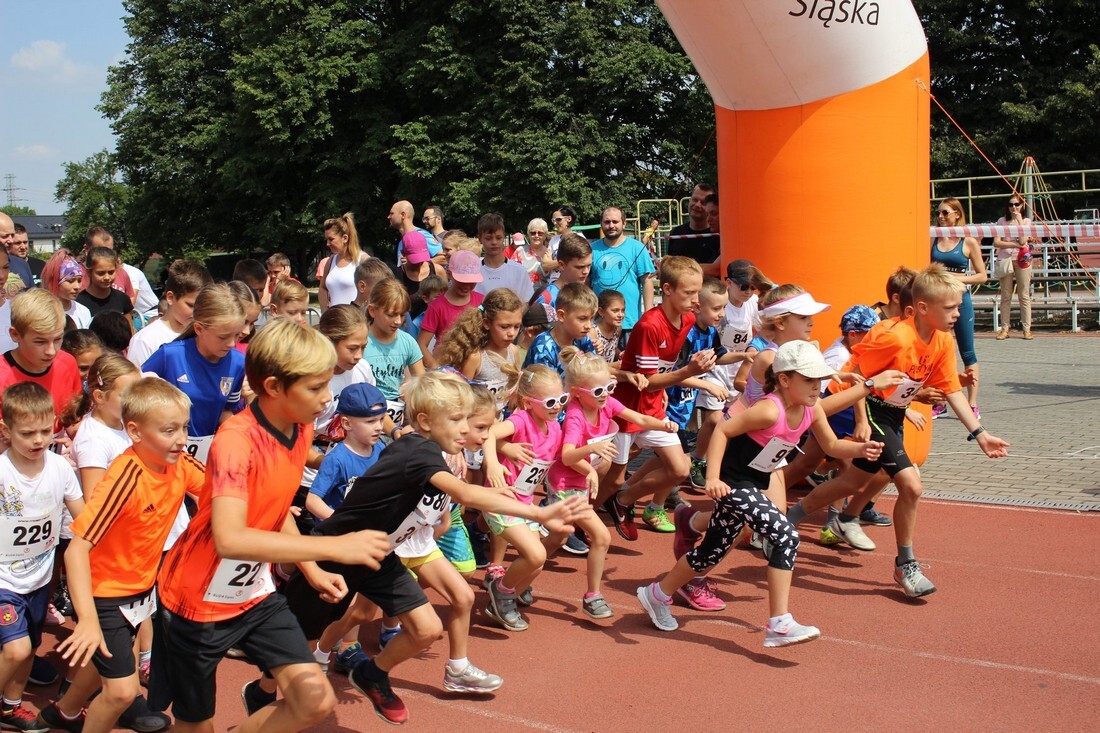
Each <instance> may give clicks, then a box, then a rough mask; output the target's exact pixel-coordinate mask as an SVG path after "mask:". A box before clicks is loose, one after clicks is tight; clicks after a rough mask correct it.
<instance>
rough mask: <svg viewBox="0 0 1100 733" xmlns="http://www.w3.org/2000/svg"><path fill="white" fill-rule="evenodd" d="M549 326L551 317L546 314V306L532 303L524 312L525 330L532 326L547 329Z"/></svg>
mask: <svg viewBox="0 0 1100 733" xmlns="http://www.w3.org/2000/svg"><path fill="white" fill-rule="evenodd" d="M549 325H550V317H549V316H548V315H547V314H546V306H544V305H543V304H542V303H532V304H531V305H529V306H527V310H526V311H524V312H523V327H524V328H530V327H531V326H542V327H543V328H546V327H547V326H549Z"/></svg>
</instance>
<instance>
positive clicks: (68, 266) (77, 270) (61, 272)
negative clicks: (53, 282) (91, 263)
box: [57, 257, 84, 284]
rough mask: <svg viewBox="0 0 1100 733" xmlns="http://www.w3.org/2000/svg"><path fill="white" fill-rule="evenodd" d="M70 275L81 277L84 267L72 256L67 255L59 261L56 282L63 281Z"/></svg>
mask: <svg viewBox="0 0 1100 733" xmlns="http://www.w3.org/2000/svg"><path fill="white" fill-rule="evenodd" d="M70 277H79V278H83V277H84V268H83V267H82V266H81V265H80V263H79V262H77V261H76V260H74V259H73V258H72V257H67V258H65V259H64V260H62V261H61V267H59V268H58V269H57V282H58V283H59V284H60V283H63V282H65V281H66V280H68V279H69V278H70Z"/></svg>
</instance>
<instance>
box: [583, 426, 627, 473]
mask: <svg viewBox="0 0 1100 733" xmlns="http://www.w3.org/2000/svg"><path fill="white" fill-rule="evenodd" d="M618 432H619V431H618V430H615V431H614V432H610V433H608V434H607V435H597V436H596V437H595V438H590V439H589V440H588V442H587V443H585V445H592V444H593V443H602V442H604V441H605V440H611V439H612V438H614V437H615V435H616V434H618ZM588 462H589V463H591V464H592V468H598V467H599V466H601V465H602V464H603V457H602V456H597V455H596V454H595V453H589V454H588Z"/></svg>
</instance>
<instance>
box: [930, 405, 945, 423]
mask: <svg viewBox="0 0 1100 733" xmlns="http://www.w3.org/2000/svg"><path fill="white" fill-rule="evenodd" d="M945 414H947V405H946V404H945V403H943V402H940V403H938V404H935V405H932V419H933V420H936V419H938V418H940V417H943V416H944V415H945Z"/></svg>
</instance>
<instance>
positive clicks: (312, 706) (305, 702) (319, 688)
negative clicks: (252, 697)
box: [283, 669, 337, 728]
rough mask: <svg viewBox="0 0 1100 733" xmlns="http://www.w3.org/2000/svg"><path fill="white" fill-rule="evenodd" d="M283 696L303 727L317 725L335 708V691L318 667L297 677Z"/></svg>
mask: <svg viewBox="0 0 1100 733" xmlns="http://www.w3.org/2000/svg"><path fill="white" fill-rule="evenodd" d="M283 697H284V699H285V700H286V706H287V710H288V711H289V712H290V714H291V715H292V716H294V719H295V720H296V721H297V722H298V723H299V724H300V725H301V726H302V727H303V728H306V727H309V726H313V725H317V724H318V723H320V722H321V721H322V720H324V719H325V718H327V717H328V716H329V715H330V714H331V713H332V711H333V710H335V709H336V702H337V701H336V693H335V692H333V691H332V685H330V684H329V683H328V680H327V679H325V676H324V674H323V673H322V672H321V671H320V669H317V670H316V673H313V672H310V673H309V674H306V675H303V676H301V677H297V678H296V679H295V680H294V682H293V684H292V685H291V686H290V688H289V689H287V690H284V691H283Z"/></svg>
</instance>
